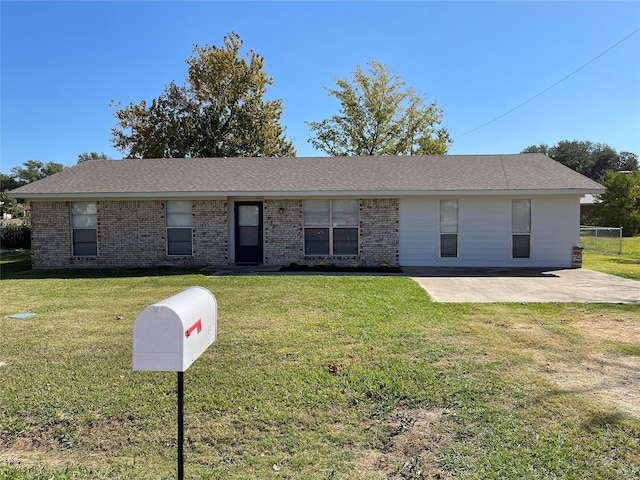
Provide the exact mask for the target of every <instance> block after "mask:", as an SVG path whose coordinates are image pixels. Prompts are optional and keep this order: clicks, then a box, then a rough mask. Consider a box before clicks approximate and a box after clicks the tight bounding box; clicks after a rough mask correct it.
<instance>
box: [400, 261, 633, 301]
mask: <svg viewBox="0 0 640 480" xmlns="http://www.w3.org/2000/svg"><path fill="white" fill-rule="evenodd" d="M402 270H403V271H404V273H405V275H407V276H409V277H411V278H412V279H413V280H415V281H416V282H418V284H419V285H420V286H421V287H422V288H424V289H425V290H426V291H427V293H428V294H429V296H430V297H431V299H432V300H433V301H435V302H454V303H462V302H474V303H482V302H589V303H635V304H640V281H637V280H629V279H626V278H621V277H616V276H614V275H607V274H606V273H600V272H594V271H592V270H585V269H560V270H554V269H545V270H541V269H528V268H527V269H507V268H482V269H479V268H478V269H476V268H417V267H415V268H414V267H403V268H402Z"/></svg>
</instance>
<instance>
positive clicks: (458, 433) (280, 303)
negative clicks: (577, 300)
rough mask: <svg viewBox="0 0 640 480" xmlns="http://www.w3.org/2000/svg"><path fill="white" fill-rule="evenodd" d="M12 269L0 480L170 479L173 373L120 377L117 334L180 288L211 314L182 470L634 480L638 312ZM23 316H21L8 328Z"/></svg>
mask: <svg viewBox="0 0 640 480" xmlns="http://www.w3.org/2000/svg"><path fill="white" fill-rule="evenodd" d="M27 253H28V252H27ZM23 254H24V252H23ZM20 258H21V257H20V256H19V255H18V256H17V257H14V258H11V256H6V255H3V262H5V261H12V262H13V263H12V265H13V267H9V268H7V269H6V270H5V267H6V265H3V272H2V280H1V281H0V295H1V297H2V302H1V304H0V332H1V335H0V479H20V480H26V479H42V480H44V479H107V478H109V479H115V478H118V479H127V478H139V479H170V478H175V470H176V374H175V373H165V372H132V371H131V354H132V347H131V341H132V339H131V336H132V325H133V321H134V319H135V316H136V315H137V314H138V313H139V312H140V311H141V310H142V309H143V308H144V307H145V306H147V305H149V304H151V303H154V302H156V301H158V300H161V299H163V298H165V297H168V296H170V295H173V294H175V293H177V292H179V291H181V290H182V289H184V288H186V287H188V286H192V285H200V286H203V287H206V288H208V289H209V290H211V292H213V293H214V295H215V296H216V298H217V300H218V309H219V310H218V311H219V314H218V340H217V342H216V343H214V344H213V345H212V346H211V347H210V348H209V349H208V350H207V351H206V352H205V354H204V355H203V356H202V357H201V358H200V359H199V360H197V361H196V362H195V363H194V364H193V366H191V368H190V369H189V370H188V371H187V372H186V373H185V478H189V479H191V478H196V479H217V478H220V479H248V478H255V479H270V478H273V479H276V478H289V479H294V478H295V479H299V478H304V479H384V478H394V479H420V478H460V479H488V478H495V479H498V478H500V479H504V478H513V479H520V478H528V479H536V478H540V479H543V478H544V479H548V478H563V479H580V480H582V479H584V478H587V477H588V478H591V479H635V478H638V477H639V476H640V453H639V452H640V396H638V389H637V387H636V385H637V384H638V382H637V378H635V379H634V378H633V372H636V374H637V371H638V368H640V366H638V360H639V359H640V309H639V308H638V307H637V306H631V305H591V304H590V305H578V304H548V305H536V304H530V305H526V304H524V305H523V304H477V305H474V304H471V305H460V304H459V305H455V304H437V303H432V302H430V301H429V299H428V296H427V295H426V293H425V292H424V291H423V290H422V289H421V288H419V287H418V285H416V284H415V283H414V282H413V281H412V280H410V279H408V278H402V277H366V276H358V277H349V276H343V277H334V276H238V277H233V276H227V277H209V276H205V275H204V274H203V273H201V272H173V271H172V272H153V271H125V270H112V271H96V270H75V271H70V270H65V271H44V272H32V271H29V270H26V271H21V270H23V268H22V267H25V264H24V263H22V264H20V261H19V259H20ZM16 265H21V266H22V267H20V266H16ZM21 312H34V313H36V315H35V316H33V317H30V318H23V319H10V318H8V317H9V315H12V314H15V313H21ZM620 332H624V335H619V333H620ZM599 359H603V362H605V363H606V365H605V364H604V363H603V364H602V365H600V367H598V365H599V364H598V361H599ZM594 362H595V363H594ZM594 365H595V367H594ZM330 366H331V368H330ZM616 366H617V369H616V368H614V367H616ZM598 368H600V370H598ZM614 370H615V373H612V372H614ZM605 371H606V372H608V373H607V374H606V375H605V374H604V373H603V372H605ZM575 372H582V373H575ZM588 372H591V374H590V375H587V373H588ZM594 374H595V375H596V377H594ZM597 375H603V376H602V377H598V376H597ZM594 378H595V380H596V381H595V383H594V382H593V380H594ZM576 379H577V380H578V383H577V384H576V383H575V382H576ZM580 382H582V383H580ZM606 382H608V383H606ZM605 383H606V385H605ZM603 385H604V386H606V388H604V387H603ZM612 392H613V393H615V392H619V393H620V395H619V396H616V395H612V394H611V393H612Z"/></svg>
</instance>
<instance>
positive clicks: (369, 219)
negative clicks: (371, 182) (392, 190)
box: [359, 198, 400, 267]
mask: <svg viewBox="0 0 640 480" xmlns="http://www.w3.org/2000/svg"><path fill="white" fill-rule="evenodd" d="M399 229H400V200H399V199H397V198H371V199H364V200H360V259H359V263H361V264H362V265H380V264H383V263H386V264H388V265H389V266H390V267H391V266H394V267H395V266H397V265H399V264H400V250H399V249H400V233H399Z"/></svg>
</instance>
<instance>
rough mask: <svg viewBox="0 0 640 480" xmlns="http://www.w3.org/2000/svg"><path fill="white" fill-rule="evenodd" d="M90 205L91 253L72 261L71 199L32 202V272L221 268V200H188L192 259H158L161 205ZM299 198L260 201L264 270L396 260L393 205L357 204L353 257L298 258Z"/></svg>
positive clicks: (225, 231) (224, 242)
mask: <svg viewBox="0 0 640 480" xmlns="http://www.w3.org/2000/svg"><path fill="white" fill-rule="evenodd" d="M97 203H98V255H97V256H83V257H76V256H73V254H72V246H71V219H70V206H71V202H64V201H63V202H58V201H42V202H32V204H31V221H32V240H31V242H32V259H33V266H34V268H51V267H72V266H86V267H93V266H101V267H157V266H181V267H197V266H207V265H226V264H228V263H229V223H228V209H229V202H227V201H226V200H194V201H193V202H192V209H193V210H192V211H193V213H192V215H193V254H192V255H185V256H169V255H167V254H166V248H167V247H166V227H165V203H166V202H165V201H162V200H117V201H99V202H97ZM302 206H303V201H302V200H300V199H295V200H290V199H265V200H264V202H263V241H264V263H265V264H267V265H289V264H290V263H298V264H300V265H316V264H318V263H321V262H322V263H325V264H336V265H352V264H358V265H361V266H368V265H376V266H377V265H380V264H387V265H389V266H396V265H398V263H399V252H398V246H399V233H398V222H399V200H398V199H363V200H360V219H359V221H360V237H359V245H360V252H359V255H357V256H352V257H319V256H305V255H304V238H303V235H304V229H303V216H302Z"/></svg>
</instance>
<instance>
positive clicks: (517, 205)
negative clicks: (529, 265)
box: [511, 199, 531, 258]
mask: <svg viewBox="0 0 640 480" xmlns="http://www.w3.org/2000/svg"><path fill="white" fill-rule="evenodd" d="M511 256H512V257H513V258H530V257H531V200H524V199H518V200H512V201H511Z"/></svg>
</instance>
